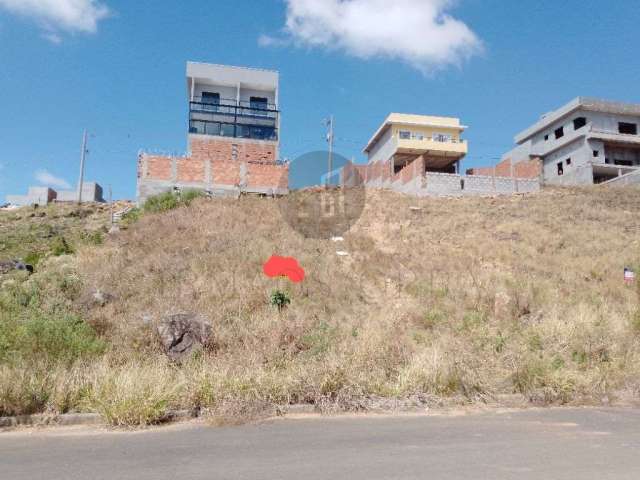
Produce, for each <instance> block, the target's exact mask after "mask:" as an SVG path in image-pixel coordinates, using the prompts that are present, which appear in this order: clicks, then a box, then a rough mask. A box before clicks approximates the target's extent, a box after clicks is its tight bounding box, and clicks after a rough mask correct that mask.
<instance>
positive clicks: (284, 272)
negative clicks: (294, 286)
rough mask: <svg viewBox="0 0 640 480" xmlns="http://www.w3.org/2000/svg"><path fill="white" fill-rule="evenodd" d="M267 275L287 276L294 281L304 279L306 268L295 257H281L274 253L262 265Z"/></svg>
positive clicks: (298, 281) (273, 276) (272, 276)
mask: <svg viewBox="0 0 640 480" xmlns="http://www.w3.org/2000/svg"><path fill="white" fill-rule="evenodd" d="M262 269H263V271H264V274H265V275H266V276H267V277H270V278H275V277H287V278H288V279H289V280H291V281H292V282H293V283H300V282H302V281H303V280H304V270H303V269H302V267H300V264H299V263H298V261H297V260H296V259H295V258H293V257H279V256H277V255H273V256H272V257H271V258H270V259H269V260H267V262H266V263H265V264H264V266H263V267H262Z"/></svg>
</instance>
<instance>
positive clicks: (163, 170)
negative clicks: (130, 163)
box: [139, 155, 171, 180]
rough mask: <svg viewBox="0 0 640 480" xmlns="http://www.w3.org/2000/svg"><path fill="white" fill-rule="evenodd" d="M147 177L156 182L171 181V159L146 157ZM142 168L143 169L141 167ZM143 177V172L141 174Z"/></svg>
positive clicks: (154, 156) (153, 156) (156, 156)
mask: <svg viewBox="0 0 640 480" xmlns="http://www.w3.org/2000/svg"><path fill="white" fill-rule="evenodd" d="M145 159H146V160H147V177H148V178H154V179H156V180H171V158H170V157H162V156H159V155H145ZM139 168H141V167H139ZM139 174H140V175H141V172H139Z"/></svg>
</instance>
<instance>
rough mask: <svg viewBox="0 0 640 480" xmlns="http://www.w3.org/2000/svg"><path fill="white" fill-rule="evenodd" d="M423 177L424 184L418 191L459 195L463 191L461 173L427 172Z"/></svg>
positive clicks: (442, 194) (440, 194)
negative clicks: (421, 189) (424, 179)
mask: <svg viewBox="0 0 640 480" xmlns="http://www.w3.org/2000/svg"><path fill="white" fill-rule="evenodd" d="M425 178H426V181H425V186H424V189H423V192H420V193H424V194H426V195H434V196H460V195H462V193H463V192H462V176H461V175H455V174H451V173H432V172H427V173H426V174H425Z"/></svg>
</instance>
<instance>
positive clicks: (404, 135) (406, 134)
mask: <svg viewBox="0 0 640 480" xmlns="http://www.w3.org/2000/svg"><path fill="white" fill-rule="evenodd" d="M398 136H399V137H400V140H411V132H410V131H408V130H400V131H399V132H398Z"/></svg>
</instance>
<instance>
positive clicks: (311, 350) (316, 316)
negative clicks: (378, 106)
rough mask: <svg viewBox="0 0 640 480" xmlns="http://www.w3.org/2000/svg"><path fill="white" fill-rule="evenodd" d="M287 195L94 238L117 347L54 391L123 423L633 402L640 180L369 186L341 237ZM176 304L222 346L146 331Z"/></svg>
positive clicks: (108, 328)
mask: <svg viewBox="0 0 640 480" xmlns="http://www.w3.org/2000/svg"><path fill="white" fill-rule="evenodd" d="M277 202H278V200H272V199H259V198H242V199H240V200H198V201H196V202H194V203H193V205H192V206H190V207H189V208H179V209H176V210H172V211H170V212H167V213H164V214H159V215H146V216H143V217H142V219H141V220H140V221H139V222H138V223H136V224H134V225H132V226H131V228H130V229H128V230H127V231H123V232H121V233H120V234H119V235H118V236H117V237H115V238H112V239H109V240H108V241H107V242H106V243H105V244H104V245H102V246H97V247H96V246H90V247H89V246H87V247H84V248H82V249H81V250H80V251H79V253H78V255H77V271H78V273H79V275H80V278H81V281H82V284H83V285H84V288H85V289H86V290H90V289H92V288H99V289H101V290H103V291H106V292H109V293H111V294H113V295H114V296H115V298H116V300H115V301H113V302H110V303H108V304H107V305H106V306H104V307H99V306H94V307H92V308H90V309H87V310H84V311H83V314H84V316H85V318H86V320H87V321H88V322H89V324H90V325H92V326H93V327H94V328H95V329H96V330H97V331H98V333H99V335H100V336H101V337H102V338H103V339H105V340H107V341H108V343H109V344H110V349H109V352H108V353H106V354H105V357H104V358H103V359H101V360H100V361H99V362H97V363H95V362H94V364H91V365H85V366H84V367H79V366H74V367H73V368H86V371H85V373H84V374H81V375H80V376H79V377H77V378H82V379H83V380H82V381H78V382H73V381H72V382H71V383H72V384H74V385H76V384H78V385H80V384H82V385H84V386H82V387H77V388H81V389H84V390H82V391H83V392H85V393H84V394H83V395H80V396H78V395H77V394H73V393H69V394H66V395H65V394H61V393H58V396H57V397H56V398H62V399H65V398H70V399H71V400H66V401H65V400H57V401H56V402H54V404H61V405H64V404H65V402H66V403H73V402H74V400H73V399H76V398H81V400H82V402H80V400H76V403H77V404H82V405H83V408H87V409H98V410H99V411H101V412H102V413H103V414H104V415H105V417H106V418H107V419H108V420H109V421H110V422H111V423H113V424H116V425H119V424H147V423H153V422H156V421H158V420H159V419H161V418H162V416H163V415H165V414H166V411H167V409H169V408H189V409H203V410H204V411H211V412H213V415H214V416H215V417H216V418H222V419H224V420H223V421H225V422H228V421H233V419H234V418H237V417H246V416H249V417H255V416H260V415H262V414H263V412H265V411H266V412H271V411H272V409H273V408H275V406H277V405H286V404H290V403H298V402H306V403H315V404H317V405H319V406H321V407H322V408H324V409H335V408H338V409H361V408H367V407H368V405H369V404H371V403H373V402H374V401H375V399H378V398H396V399H403V398H420V399H424V400H423V401H425V402H431V401H436V402H437V401H441V400H442V399H445V400H446V399H455V401H463V402H477V401H488V400H491V399H492V398H495V397H496V396H497V395H500V394H509V393H520V394H523V395H524V396H526V398H528V399H529V400H530V401H532V402H535V403H543V404H548V403H585V402H589V403H592V402H596V403H598V402H602V401H610V400H615V399H616V398H617V397H618V396H620V395H623V394H624V395H625V396H629V395H631V396H634V397H637V392H638V388H639V386H640V382H639V380H638V379H639V378H640V377H639V376H638V373H640V327H639V326H638V325H640V321H638V318H640V316H639V313H638V312H639V311H640V310H639V298H638V292H636V291H635V290H634V288H631V287H628V286H625V285H624V283H623V281H622V270H623V268H624V267H625V266H629V265H634V266H638V265H639V261H640V255H639V254H640V249H639V247H640V237H639V236H638V233H640V217H638V213H637V212H638V210H639V209H640V190H618V191H607V190H595V189H591V190H555V191H554V190H552V191H546V192H544V193H542V194H540V195H535V196H526V197H520V196H518V197H513V198H511V197H504V198H487V199H478V198H468V199H467V198H465V199H413V198H409V197H404V196H401V195H396V194H393V193H388V192H369V193H368V198H367V205H366V208H365V211H364V214H363V216H362V218H361V219H360V221H359V222H358V224H357V225H356V226H355V227H354V228H353V229H352V230H351V231H350V232H349V233H348V234H347V235H346V236H345V243H344V245H340V246H339V248H336V244H335V243H333V242H331V241H324V240H309V239H305V238H302V237H301V236H299V235H298V234H296V233H295V232H294V231H292V230H291V228H290V227H289V226H288V225H287V224H286V223H285V222H283V220H282V218H281V217H280V214H279V210H278V208H277ZM410 206H418V207H420V208H421V210H419V211H416V210H412V209H410V208H409V207H410ZM337 249H339V250H346V251H348V252H350V254H351V255H350V256H349V257H338V256H337V255H336V254H335V252H336V250H337ZM272 254H281V255H287V256H295V257H296V258H297V259H298V260H299V261H300V263H301V265H302V266H303V268H305V270H306V272H307V278H306V280H305V282H304V283H303V284H302V285H295V286H294V285H289V284H287V283H286V281H285V280H270V279H268V278H266V277H265V276H264V275H263V274H262V270H261V267H262V264H263V262H264V261H266V260H267V259H268V258H269V256H270V255H272ZM276 288H279V289H282V290H287V291H288V292H289V295H290V297H291V299H292V304H291V305H290V306H289V307H288V308H287V309H285V310H284V311H283V312H281V313H280V312H278V310H277V309H275V308H273V307H272V306H271V305H270V302H269V295H270V293H271V291H272V290H274V289H276ZM180 311H194V312H197V313H201V314H203V315H205V316H207V317H209V318H210V319H211V321H212V322H213V325H214V336H215V339H214V344H213V345H212V347H211V349H210V350H209V351H206V352H204V353H203V354H202V355H200V356H198V357H196V358H194V359H192V360H191V361H189V362H187V363H186V364H184V365H182V366H172V365H170V364H168V363H167V362H166V361H164V359H163V357H162V354H161V353H160V351H159V349H158V346H157V343H156V340H155V337H154V334H153V327H154V322H155V321H157V320H158V319H159V318H161V317H162V316H163V315H165V314H167V313H171V312H180ZM75 372H76V370H71V378H76V377H73V375H77V374H76V373H75ZM0 375H5V374H3V373H2V370H0ZM13 375H17V373H14V374H13ZM1 378H2V379H0V385H3V384H4V383H5V377H4V376H3V377H1ZM54 383H55V382H54ZM2 388H6V387H1V386H0V392H2V390H1V389H2ZM38 388H41V387H38ZM74 388H76V387H74ZM62 390H64V389H62ZM72 390H73V389H72ZM2 395H4V396H7V395H6V394H3V393H0V397H2ZM14 396H15V395H14ZM0 401H1V400H0ZM45 403H47V402H45ZM50 403H51V402H49V403H47V405H49V404H50ZM41 404H42V402H40V403H39V404H38V405H41ZM36 407H37V406H34V407H33V408H36ZM33 408H32V409H33ZM40 408H42V407H40ZM49 408H60V407H49ZM36 409H37V408H36Z"/></svg>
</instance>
